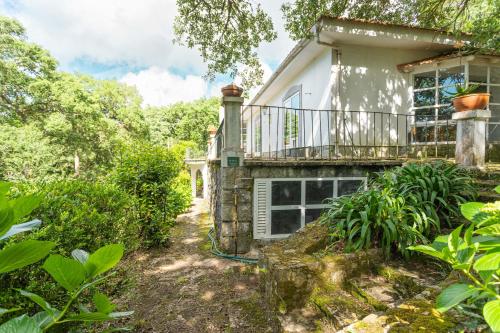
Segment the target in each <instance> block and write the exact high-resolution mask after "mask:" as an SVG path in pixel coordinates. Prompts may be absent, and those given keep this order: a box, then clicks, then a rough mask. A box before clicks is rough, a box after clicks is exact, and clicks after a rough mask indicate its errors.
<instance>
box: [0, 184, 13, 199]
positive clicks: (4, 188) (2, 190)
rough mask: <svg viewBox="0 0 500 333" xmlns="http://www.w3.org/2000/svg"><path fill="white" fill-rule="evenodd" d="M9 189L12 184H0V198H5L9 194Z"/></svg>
mask: <svg viewBox="0 0 500 333" xmlns="http://www.w3.org/2000/svg"><path fill="white" fill-rule="evenodd" d="M11 187H12V183H8V182H0V197H3V196H5V195H6V194H7V193H8V192H9V189H10V188H11Z"/></svg>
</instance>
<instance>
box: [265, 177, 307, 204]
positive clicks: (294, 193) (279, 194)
mask: <svg viewBox="0 0 500 333" xmlns="http://www.w3.org/2000/svg"><path fill="white" fill-rule="evenodd" d="M300 183H301V182H300V181H280V182H273V183H272V205H273V206H282V205H300V189H301V186H300Z"/></svg>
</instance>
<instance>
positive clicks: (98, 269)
mask: <svg viewBox="0 0 500 333" xmlns="http://www.w3.org/2000/svg"><path fill="white" fill-rule="evenodd" d="M123 251H124V248H123V245H121V244H111V245H106V246H103V247H101V248H100V249H98V250H97V251H95V252H94V253H92V254H91V255H90V256H89V259H88V260H87V262H86V263H85V269H86V271H87V274H88V275H89V276H90V277H94V276H97V275H99V274H102V273H104V272H106V271H108V270H110V269H111V268H113V267H115V266H116V264H118V262H119V261H120V259H121V258H122V256H123Z"/></svg>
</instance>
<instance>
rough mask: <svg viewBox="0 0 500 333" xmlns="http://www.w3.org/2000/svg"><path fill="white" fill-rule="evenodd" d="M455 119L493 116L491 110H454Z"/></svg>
mask: <svg viewBox="0 0 500 333" xmlns="http://www.w3.org/2000/svg"><path fill="white" fill-rule="evenodd" d="M451 117H452V119H453V120H468V119H488V118H491V111H490V110H470V111H462V112H454V113H453V114H452V115H451Z"/></svg>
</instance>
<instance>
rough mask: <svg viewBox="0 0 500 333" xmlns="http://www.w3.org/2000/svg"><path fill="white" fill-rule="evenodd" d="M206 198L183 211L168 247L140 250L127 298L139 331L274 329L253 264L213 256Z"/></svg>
mask: <svg viewBox="0 0 500 333" xmlns="http://www.w3.org/2000/svg"><path fill="white" fill-rule="evenodd" d="M207 211H208V208H207V206H206V203H205V202H203V201H201V200H197V201H195V203H194V205H193V206H192V207H191V209H190V211H188V212H187V213H186V214H184V215H181V216H179V218H178V223H177V225H176V226H175V227H174V228H173V230H172V243H171V245H170V246H169V247H168V248H164V249H158V250H154V251H152V252H151V251H150V252H145V253H137V254H136V255H134V256H133V257H132V258H129V260H127V261H128V265H127V266H128V268H127V269H129V270H130V272H129V273H131V274H132V275H133V276H134V279H133V281H135V286H134V287H133V288H132V291H131V292H130V293H129V294H128V297H127V298H128V299H127V300H126V301H124V303H126V306H127V308H128V309H129V310H134V311H135V315H134V318H133V319H132V321H133V322H132V323H130V322H129V323H128V324H129V325H130V324H133V325H134V326H135V327H136V332H148V333H156V332H175V333H181V332H182V333H183V332H197V333H198V332H252V333H253V332H272V331H273V330H272V329H271V324H270V323H268V322H267V321H266V319H265V315H264V311H263V304H262V299H261V296H260V294H259V291H258V275H257V274H256V273H257V272H256V271H255V270H256V268H255V267H254V266H248V265H244V264H240V263H237V262H234V261H229V260H225V259H221V258H218V257H215V256H213V255H212V254H211V253H210V244H209V242H208V240H207V237H206V236H207V233H208V230H209V228H210V223H209V221H208V220H209V219H208V213H207Z"/></svg>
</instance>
